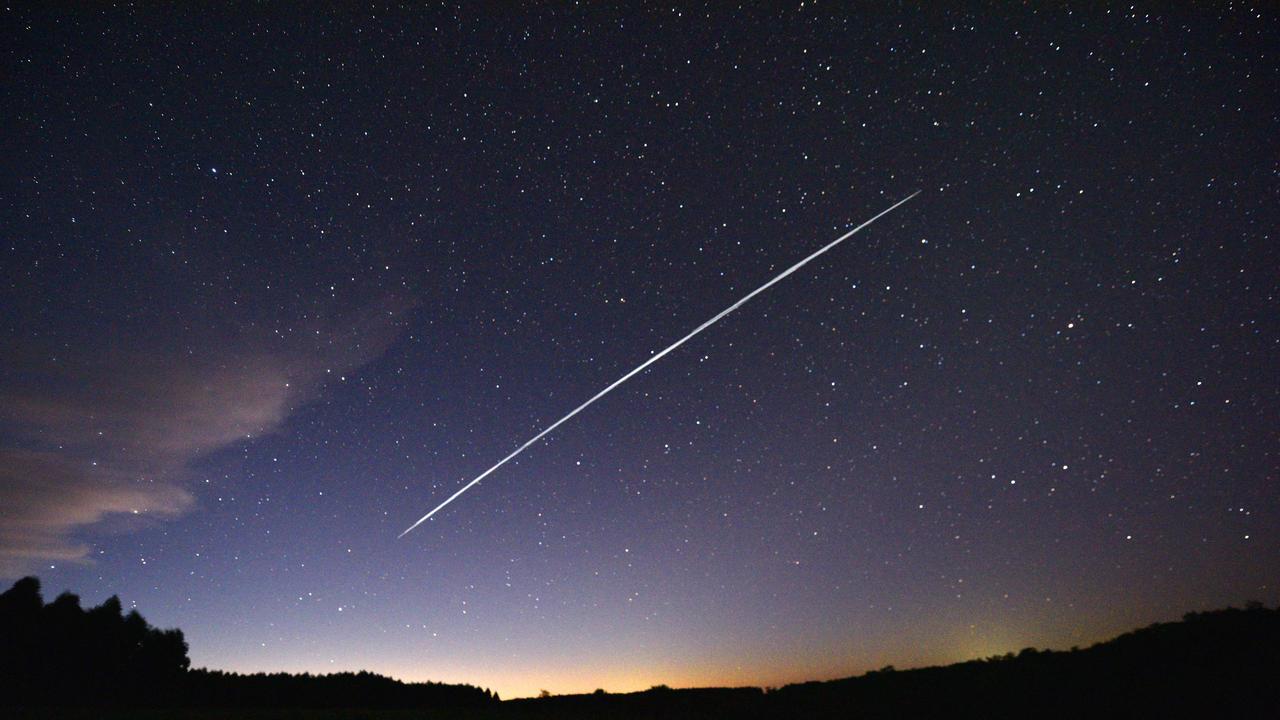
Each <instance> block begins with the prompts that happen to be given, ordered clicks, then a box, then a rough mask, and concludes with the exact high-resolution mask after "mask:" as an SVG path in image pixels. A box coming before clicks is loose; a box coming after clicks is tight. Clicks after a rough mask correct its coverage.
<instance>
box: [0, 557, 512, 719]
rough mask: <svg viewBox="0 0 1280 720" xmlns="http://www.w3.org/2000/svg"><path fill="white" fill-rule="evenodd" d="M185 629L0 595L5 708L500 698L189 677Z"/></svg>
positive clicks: (481, 692) (413, 703)
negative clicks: (174, 628) (157, 627)
mask: <svg viewBox="0 0 1280 720" xmlns="http://www.w3.org/2000/svg"><path fill="white" fill-rule="evenodd" d="M190 665H191V661H190V659H189V658H188V657H187V643H186V640H185V639H184V638H183V636H182V631H181V630H158V629H156V628H154V627H151V626H150V625H149V624H147V621H146V620H144V619H143V617H142V615H140V614H139V613H138V611H137V610H130V611H129V612H128V613H125V612H124V610H123V608H122V607H121V605H120V600H119V598H117V597H115V596H112V597H110V598H108V599H107V601H106V602H104V603H102V604H101V605H99V606H97V607H94V608H89V609H88V610H85V609H83V608H81V607H80V598H78V597H77V596H75V595H73V594H71V593H63V594H61V595H59V596H58V597H57V598H56V599H55V600H54V601H53V602H50V603H48V604H46V603H45V602H44V600H43V598H42V596H41V594H40V581H39V580H37V579H36V578H34V577H26V578H23V579H21V580H19V581H18V582H16V583H15V584H14V585H13V587H11V588H10V589H9V590H7V591H5V592H4V593H3V594H0V708H3V707H9V708H14V707H117V708H122V707H124V708H127V707H189V708H251V707H252V708H349V707H361V708H375V709H376V708H405V709H425V708H468V707H479V706H485V705H496V704H497V703H498V700H499V698H498V696H497V695H496V694H495V693H492V692H490V691H489V690H485V689H481V688H478V687H474V686H471V685H447V684H443V683H405V682H401V681H399V680H394V679H392V678H388V677H383V676H381V675H375V674H373V673H368V672H360V673H336V674H332V675H311V674H309V673H303V674H301V675H291V674H288V673H273V674H264V673H258V674H253V675H242V674H238V673H227V672H222V671H217V670H205V669H197V670H192V669H190Z"/></svg>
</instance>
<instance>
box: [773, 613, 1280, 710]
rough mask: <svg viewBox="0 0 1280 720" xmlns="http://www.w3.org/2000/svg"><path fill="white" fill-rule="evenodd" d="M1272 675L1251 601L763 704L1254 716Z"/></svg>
mask: <svg viewBox="0 0 1280 720" xmlns="http://www.w3.org/2000/svg"><path fill="white" fill-rule="evenodd" d="M1277 677H1280V609H1276V610H1269V609H1266V608H1264V607H1262V606H1260V605H1257V604H1251V605H1250V606H1249V607H1247V608H1246V609H1244V610H1240V609H1236V608H1228V609H1225V610H1216V611H1212V612H1203V613H1189V614H1187V615H1186V616H1184V618H1183V620H1182V621H1181V622H1171V623H1156V624H1154V625H1150V626H1148V627H1145V628H1142V629H1140V630H1135V631H1133V632H1129V633H1125V634H1124V635H1121V636H1119V637H1117V638H1114V639H1112V640H1109V641H1106V642H1102V643H1098V644H1097V645H1094V646H1092V647H1089V648H1087V649H1084V650H1076V649H1072V650H1071V651H1067V652H1058V651H1052V650H1035V649H1033V648H1027V649H1025V650H1023V651H1021V652H1020V653H1018V654H1017V655H1014V654H1013V653H1008V654H1006V655H999V656H994V657H990V658H987V659H985V660H974V661H970V662H964V663H958V664H955V665H948V666H945V667H932V668H922V669H918V670H904V671H894V670H893V669H892V668H887V669H885V670H882V671H879V672H871V673H867V674H866V675H862V676H859V677H852V678H846V679H843V680H832V681H828V682H808V683H801V684H797V685H788V686H786V687H783V688H780V689H778V690H776V691H774V692H772V693H770V694H769V696H768V699H769V702H770V703H771V704H772V705H773V709H774V710H780V709H781V708H788V709H789V711H794V712H796V713H797V715H798V716H807V717H835V716H842V717H843V716H853V717H859V718H890V717H894V718H897V717H904V716H915V717H944V716H953V715H962V716H967V715H973V714H975V712H976V713H977V714H980V715H984V716H988V717H990V716H996V715H999V716H1005V717H1014V716H1025V717H1098V716H1112V717H1115V716H1123V717H1187V716H1188V715H1190V716H1199V715H1202V714H1203V716H1204V717H1265V716H1267V715H1266V714H1263V715H1257V714H1256V713H1258V712H1259V710H1261V709H1263V708H1272V709H1274V708H1277V707H1280V690H1278V688H1280V683H1277V681H1276V678H1277ZM778 716H779V717H781V715H778Z"/></svg>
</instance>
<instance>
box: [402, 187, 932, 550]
mask: <svg viewBox="0 0 1280 720" xmlns="http://www.w3.org/2000/svg"><path fill="white" fill-rule="evenodd" d="M919 194H920V191H919V190H917V191H915V192H913V193H911V194H910V195H908V196H906V197H904V198H902V199H901V200H899V201H898V202H896V203H894V204H892V205H890V206H889V207H887V208H885V209H884V210H881V211H880V212H879V213H877V214H876V215H875V216H874V217H872V218H871V219H870V220H867V221H866V222H864V223H862V224H861V225H859V226H858V227H856V228H854V229H852V230H850V231H849V232H847V233H845V234H843V235H841V236H840V237H838V238H836V239H835V240H832V241H831V242H829V243H827V244H826V245H825V246H824V247H822V248H821V249H819V250H818V251H816V252H814V253H813V254H812V255H810V256H809V257H807V258H805V259H803V260H801V261H800V262H798V263H796V264H795V265H792V266H791V267H789V268H787V269H786V270H783V271H782V272H781V273H779V274H778V275H777V277H775V278H773V279H772V280H770V281H769V282H767V283H765V284H763V285H761V286H760V287H758V288H756V289H755V290H752V291H751V292H749V293H747V295H746V296H745V297H743V298H742V299H741V300H739V301H738V302H736V303H734V304H732V305H730V306H729V307H727V308H725V309H724V310H721V311H720V313H719V314H718V315H716V316H715V317H713V318H711V319H710V320H708V321H706V322H704V323H702V324H701V325H699V326H698V327H696V328H694V330H693V332H691V333H689V334H688V335H685V336H684V337H682V338H680V339H679V340H677V341H675V342H673V343H671V345H669V346H668V347H667V349H665V350H663V351H662V352H660V353H658V354H656V355H654V356H653V357H651V358H649V359H648V360H645V361H644V362H642V363H640V364H639V365H638V366H636V368H635V369H634V370H632V371H631V372H629V373H627V374H626V375H623V376H622V377H620V378H618V379H617V380H614V381H613V384H612V385H610V386H609V387H607V388H605V389H603V390H601V391H600V392H598V393H596V394H595V395H592V396H591V399H590V400H588V401H586V402H584V403H582V404H581V405H579V406H578V407H576V408H574V409H573V410H571V411H570V412H569V414H568V415H565V416H564V417H562V418H560V419H559V420H557V421H555V422H553V423H551V424H550V425H548V426H547V429H546V430H543V431H542V432H540V433H538V434H537V435H534V436H533V437H531V438H529V440H528V441H526V442H525V444H523V445H521V446H520V447H518V448H516V449H515V450H514V451H513V452H512V453H511V454H510V455H508V456H506V457H504V458H502V459H501V460H499V461H498V462H497V463H496V464H494V466H493V467H491V468H489V469H488V470H485V471H484V472H482V473H480V474H479V475H477V476H476V477H475V479H474V480H472V481H471V482H469V483H467V484H466V485H463V486H462V488H461V489H459V490H458V491H457V492H455V493H454V494H452V495H450V496H449V499H447V500H445V501H444V502H442V503H440V504H439V505H437V506H436V507H435V509H434V510H432V511H431V512H429V513H427V514H426V515H423V516H422V517H421V518H418V522H416V523H414V524H412V525H410V526H409V527H408V529H406V530H405V531H404V532H402V533H400V537H404V536H405V535H408V534H409V533H410V532H413V529H414V528H416V527H418V526H419V525H421V524H422V523H424V522H426V521H427V520H429V519H430V518H431V516H432V515H435V514H436V513H438V512H440V511H441V510H443V509H444V507H445V506H446V505H448V504H449V503H451V502H453V501H454V500H457V499H458V496H459V495H461V494H462V493H464V492H466V491H468V490H470V489H471V488H472V487H473V486H474V485H475V484H476V483H478V482H480V481H481V480H483V479H485V478H487V477H489V475H490V474H491V473H492V472H493V471H494V470H497V469H498V468H500V467H502V466H503V465H506V464H507V462H509V461H510V460H511V459H512V458H514V457H515V456H517V455H519V454H520V453H522V452H524V451H525V449H526V448H528V447H529V446H530V445H532V444H534V443H536V442H538V441H539V440H541V439H542V438H544V437H546V436H547V434H549V433H550V432H551V431H552V430H555V429H556V428H558V427H560V426H561V425H563V424H564V422H565V421H566V420H568V419H569V418H571V417H573V416H574V415H577V414H578V413H580V412H582V411H583V410H586V409H587V408H588V407H591V404H592V403H594V402H595V401H597V400H599V399H600V398H602V397H604V396H605V395H608V394H609V393H610V392H611V391H612V390H613V389H614V388H616V387H618V386H619V385H621V384H622V383H624V382H626V381H628V380H630V379H631V378H632V376H634V375H636V374H637V373H639V372H640V371H641V370H644V369H645V368H647V367H649V366H650V365H652V364H654V363H656V362H658V360H659V359H661V358H662V356H664V355H666V354H667V353H669V352H671V351H672V350H675V349H676V348H678V347H680V346H681V345H683V344H685V343H686V342H688V341H689V340H691V339H693V337H694V336H695V335H697V334H698V333H700V332H702V331H703V330H706V329H707V328H709V327H711V326H712V325H715V324H716V323H717V322H718V321H719V320H720V319H721V318H723V317H724V316H725V315H728V314H729V313H731V312H733V311H734V310H737V309H738V308H740V307H742V306H743V305H745V304H747V301H748V300H750V299H751V298H753V297H755V296H757V295H759V294H760V293H762V292H764V291H765V290H768V289H769V288H771V287H773V286H774V285H775V284H776V283H777V282H778V281H779V280H782V279H783V278H785V277H786V276H788V275H790V274H791V273H793V272H795V271H797V270H799V269H800V268H802V267H804V266H805V265H808V264H809V263H810V262H812V261H813V260H814V259H816V258H817V257H818V256H819V255H821V254H823V253H825V252H826V251H828V250H830V249H831V248H833V247H835V246H837V245H839V244H840V243H842V242H844V241H845V240H848V239H849V238H851V237H853V236H854V234H855V233H857V232H858V231H859V230H861V229H863V228H865V227H866V226H868V225H870V224H871V223H873V222H875V221H877V220H879V219H880V218H882V217H884V216H885V215H888V214H889V213H891V212H893V211H894V210H896V209H898V206H900V205H902V204H903V203H905V202H906V201H908V200H910V199H911V198H913V197H915V196H916V195H919Z"/></svg>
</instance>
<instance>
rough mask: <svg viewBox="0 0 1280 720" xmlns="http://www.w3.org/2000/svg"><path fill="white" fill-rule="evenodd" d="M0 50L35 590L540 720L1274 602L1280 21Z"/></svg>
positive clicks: (990, 21)
mask: <svg viewBox="0 0 1280 720" xmlns="http://www.w3.org/2000/svg"><path fill="white" fill-rule="evenodd" d="M924 5H927V4H924ZM975 7H976V6H975ZM2 12H3V22H0V58H3V60H2V62H3V65H2V70H0V106H2V107H3V108H4V111H5V112H4V123H3V128H4V129H3V132H0V157H3V168H4V172H3V177H2V178H0V229H2V230H3V239H2V243H3V245H2V247H0V271H2V272H0V361H2V362H0V575H3V578H2V579H3V580H4V581H5V582H8V581H9V580H12V579H13V578H15V577H17V576H19V575H21V574H24V573H34V574H38V575H39V576H40V577H41V578H42V580H43V581H44V585H45V592H46V595H48V596H52V595H54V594H56V593H57V592H59V591H61V590H63V589H71V590H73V591H75V592H77V593H79V594H80V595H82V596H83V598H84V600H85V602H86V603H91V604H96V603H98V602H100V601H101V600H102V599H103V598H105V597H106V596H108V595H110V594H113V593H118V594H119V595H120V596H121V598H122V599H123V600H124V602H125V603H126V605H136V606H137V607H138V608H139V609H140V610H141V611H142V612H143V614H144V615H145V616H146V617H147V618H148V619H149V620H150V621H151V622H152V623H154V624H156V625H159V626H163V627H172V626H177V627H181V628H182V629H183V630H184V631H185V633H186V636H187V639H188V641H189V642H190V644H191V657H192V659H193V662H194V663H195V664H196V665H207V666H210V667H218V668H227V669H234V670H242V671H255V670H291V671H303V670H306V671H312V672H325V671H332V670H344V669H368V670H373V671H377V672H382V673H386V674H390V675H394V676H396V677H400V678H405V679H414V680H424V679H432V680H441V681H451V682H469V683H474V684H477V685H481V686H486V687H491V688H493V689H495V690H497V691H498V692H500V693H501V694H502V695H503V696H504V697H510V696H520V695H530V694H534V693H536V692H537V691H538V690H539V689H541V688H547V689H549V690H552V691H554V692H572V691H590V690H593V689H595V688H596V687H604V688H606V689H609V690H631V689H639V688H645V687H648V686H650V685H653V684H657V683H667V684H670V685H672V686H687V685H708V684H767V685H774V684H780V683H783V682H787V681H793V680H803V679H816V678H828V677H837V676H843V675H850V674H854V673H859V672H862V671H864V670H867V669H872V668H877V667H880V666H883V665H886V664H894V665H897V666H899V667H902V666H910V665H919V664H924V663H937V662H949V661H954V660H959V659H964V658H970V657H975V656H985V655H991V654H995V653H1003V652H1006V651H1009V650H1016V649H1019V648H1021V647H1024V646H1028V645H1035V646H1040V647H1045V646H1048V647H1056V648H1063V647H1068V646H1071V645H1076V644H1080V645H1083V644H1087V643H1090V642H1093V641H1096V640H1100V639H1104V638H1106V637H1108V636H1110V635H1112V634H1114V633H1116V632H1118V631H1123V630H1127V629H1130V628H1132V627H1134V626H1137V625H1141V624H1146V623H1149V622H1153V621H1156V620H1167V619H1173V618H1176V617H1178V616H1179V615H1181V614H1182V613H1183V612H1186V611H1189V610H1193V609H1207V608H1212V607H1218V606H1223V605H1226V604H1236V605H1239V604H1241V603H1244V602H1245V601H1248V600H1252V599H1257V600H1261V601H1264V602H1266V603H1268V604H1276V603H1277V602H1280V584H1278V583H1280V575H1278V574H1277V572H1278V571H1280V486H1278V485H1277V483H1278V481H1280V470H1278V467H1280V452H1278V450H1280V442H1278V439H1280V438H1278V437H1277V428H1278V427H1280V384H1278V383H1277V377H1278V374H1277V368H1278V367H1280V308H1278V307H1277V301H1278V299H1280V282H1278V278H1280V275H1278V273H1277V268H1278V267H1280V246H1278V245H1277V241H1276V237H1275V234H1276V229H1277V222H1278V221H1280V202H1277V201H1278V200H1280V183H1278V182H1277V177H1278V176H1277V164H1276V163H1277V158H1278V157H1280V141H1278V140H1277V138H1280V91H1278V90H1277V88H1280V63H1278V62H1277V51H1278V49H1280V26H1278V24H1277V19H1276V15H1275V8H1274V7H1272V6H1268V5H1266V4H1262V5H1260V6H1258V7H1251V6H1249V5H1248V4H1233V5H1225V6H1221V7H1215V8H1201V9H1198V10H1183V11H1175V12H1168V11H1162V12H1151V13H1148V12H1146V11H1142V10H1136V11H1135V10H1130V9H1124V10H1121V9H1119V8H1117V9H1115V10H1111V11H1107V10H1105V9H1101V10H1092V9H1090V10H1084V11H1074V12H1067V11H1065V10H1060V9H1040V10H1036V9H1028V8H1014V7H1011V6H1009V5H1007V4H1003V3H1001V4H997V5H995V6H992V7H988V8H987V9H985V10H976V9H975V10H965V11H959V10H951V11H947V10H941V9H934V8H931V7H911V6H908V7H901V6H894V7H892V8H879V9H876V8H872V7H870V6H866V7H862V8H860V9H856V10H854V9H841V8H840V7H839V6H838V5H836V4H825V3H820V4H818V5H816V6H815V5H814V4H813V3H797V4H792V5H789V6H787V7H786V8H785V9H769V10H765V9H759V8H729V7H726V6H717V7H715V8H714V9H710V10H708V9H706V8H705V7H693V6H690V7H687V8H684V9H679V8H676V9H673V8H671V7H669V6H668V7H663V8H652V9H648V10H634V11H625V12H624V11H620V10H616V9H612V10H604V9H594V10H593V9H584V8H581V7H573V8H569V7H562V8H558V9H553V8H546V9H542V10H537V11H532V12H528V13H521V12H516V11H513V10H509V9H508V10H501V9H495V10H492V11H481V10H476V9H458V8H446V9H435V10H431V9H421V10H418V9H414V10H409V9H403V8H396V7H379V8H378V9H375V10H368V11H361V12H354V11H353V12H349V13H347V12H333V11H329V10H326V11H318V10H313V9H307V8H304V7H303V6H297V5H275V6H272V7H269V8H263V7H242V8H239V9H237V10H236V11H234V12H233V11H228V12H226V13H225V14H211V13H202V12H196V11H194V10H187V9H178V8H172V7H170V8H164V7H148V8H136V7H134V8H130V7H125V8H119V9H95V10H85V9H71V8H64V9H56V8H47V7H45V8H39V9H36V8H33V7H32V6H28V5H26V4H22V5H19V6H10V7H7V8H5V9H4V10H3V11H2ZM917 189H921V190H923V191H924V192H923V193H922V194H921V195H920V196H919V197H918V198H916V199H915V200H914V201H912V202H911V203H909V204H907V205H905V206H904V207H902V208H901V209H899V210H898V211H896V212H895V213H893V214H892V215H889V216H888V217H886V218H884V219H883V220H881V221H880V222H878V223H876V224H875V225H873V226H872V227H870V228H868V229H867V230H866V231H864V232H863V233H861V234H859V235H857V236H855V237H854V238H853V239H851V240H850V241H849V242H847V243H846V244H844V245H842V246H840V247H839V248H837V249H836V250H833V251H832V252H831V253H828V254H827V255H825V256H823V257H822V258H820V259H819V260H818V261H816V262H814V263H813V264H812V265H810V266H808V267H806V268H805V269H804V270H802V271H801V272H799V273H797V274H796V275H794V276H792V277H790V278H788V279H787V280H785V281H784V282H783V283H781V284H779V285H778V286H776V287H775V288H773V289H771V290H770V291H769V292H768V293H767V294H765V295H763V296H761V297H759V298H757V299H756V300H754V301H752V302H751V303H750V304H748V305H746V306H745V307H743V308H742V309H741V310H739V311H738V312H736V313H735V314H733V315H732V316H730V317H729V318H727V319H725V320H724V321H722V322H721V323H719V324H718V325H716V326H715V327H714V328H712V329H711V330H709V331H707V332H706V333H704V334H703V335H701V336H699V337H698V338H696V339H695V340H694V341H692V342H690V343H689V344H688V345H686V346H684V347H682V348H681V349H680V350H678V351H676V352H675V353H673V354H672V355H670V356H668V357H666V358H664V359H663V360H661V361H660V362H659V363H657V364H655V365H654V366H653V367H652V368H651V369H650V370H648V371H646V372H645V373H644V374H642V375H640V376H637V377H636V378H635V379H633V380H632V381H631V382H630V383H628V384H627V385H626V386H624V387H622V388H621V389H619V390H618V391H616V392H615V393H613V394H611V395H610V396H608V397H607V398H606V399H604V400H602V401H601V402H599V403H597V404H596V405H595V406H593V407H591V408H590V409H589V410H587V411H586V412H584V413H583V414H582V415H580V416H578V417H576V418H574V419H573V420H572V421H571V422H570V423H568V424H566V425H565V426H563V427H562V428H560V429H559V430H558V431H557V432H556V433H555V434H554V435H552V436H550V437H549V439H548V440H547V441H546V442H543V443H539V444H538V445H536V446H535V447H533V448H531V449H530V450H529V451H527V452H526V453H525V454H524V455H522V456H521V457H519V458H518V459H517V460H516V461H514V462H512V463H511V464H509V465H507V466H505V467H503V468H502V469H501V470H500V471H498V472H497V473H495V474H494V475H493V476H491V477H490V478H489V479H487V480H485V481H484V482H483V483H481V484H480V485H478V486H477V487H475V488H474V489H472V490H471V491H469V492H468V493H467V494H466V495H464V496H462V497H461V498H460V499H459V500H458V501H456V502H455V503H454V504H452V505H450V506H449V507H448V508H447V509H446V510H445V511H443V512H441V513H440V514H439V515H438V516H436V517H435V518H433V519H432V520H430V521H429V522H427V523H425V524H424V525H423V526H422V527H420V528H418V529H417V530H415V531H414V532H413V533H412V534H410V535H409V536H407V537H406V538H404V539H402V540H397V539H396V535H397V534H398V533H399V532H400V531H401V530H403V529H404V528H405V527H407V526H408V525H409V524H410V523H412V522H413V521H414V520H416V519H417V518H418V517H420V516H421V515H422V514H423V513H425V512H426V511H427V510H429V509H431V508H432V507H434V506H435V505H436V504H437V503H439V502H440V501H441V500H443V499H444V498H445V497H447V496H448V495H449V494H450V493H451V492H453V491H454V490H456V489H457V488H458V487H460V486H461V485H462V484H463V483H465V482H466V481H467V480H469V479H470V478H472V477H474V476H475V475H476V474H478V473H479V472H481V471H482V470H484V469H485V468H487V467H488V466H489V465H491V464H493V463H494V462H496V461H497V460H498V459H500V458H501V457H502V456H504V455H506V454H507V453H508V452H510V451H511V450H512V449H514V448H515V447H517V446H518V445H519V444H520V443H522V442H524V441H525V440H526V439H527V438H529V437H530V436H532V435H533V434H535V433H536V432H537V431H538V430H540V429H542V428H543V427H545V426H546V425H547V424H549V423H550V422H552V421H554V420H555V419H557V418H559V417H560V416H561V415H562V414H564V413H565V412H566V411H568V410H569V409H571V408H573V407H574V406H576V405H577V404H578V403H580V402H582V401H583V400H585V399H586V398H588V397H589V396H590V395H592V394H593V393H595V392H596V391H597V390H599V389H601V388H602V387H604V386H605V385H607V384H608V383H610V382H612V381H613V380H615V379H616V378H617V377H619V376H620V375H622V374H623V373H625V372H626V371H628V370H630V369H631V368H632V367H634V366H635V365H636V364H638V363H639V362H640V361H642V360H644V359H645V358H647V357H648V356H649V354H650V353H652V352H655V351H657V350H660V349H662V348H663V347H665V346H666V345H667V344H669V343H670V342H672V341H674V340H675V339H677V338H679V337H680V336H682V335H683V334H685V333H686V332H688V331H689V330H691V329H692V328H693V327H695V326H697V325H698V324H699V323H701V322H703V321H704V320H706V319H707V318H709V317H710V316H712V315H714V314H715V313H716V312H718V311H719V310H721V309H723V308H724V307H725V306H727V305H729V304H731V303H732V302H734V301H735V300H737V299H738V298H740V297H741V296H742V295H744V294H745V293H746V292H748V291H750V290H751V289H754V288H755V287H756V286H758V285H759V284H760V283H762V282H764V281H765V280H767V279H769V278H770V277H771V276H772V275H774V274H775V273H777V272H779V271H780V270H782V269H783V268H785V267H787V266H788V265H790V264H791V263H793V262H795V261H797V260H799V259H800V258H802V257H804V256H805V255H806V254H808V253H809V252H811V251H813V250H815V249H817V248H818V247H820V246H821V245H823V244H825V243H826V242H828V241H830V240H831V239H833V238H835V237H836V236H838V235H839V234H841V233H842V232H844V231H845V230H847V229H848V228H850V227H852V226H853V225H855V224H857V223H859V222H861V221H863V220H865V219H867V218H868V217H870V216H871V215H873V214H874V213H876V212H878V211H880V210H881V209H883V208H884V207H887V206H888V205H889V204H890V203H891V202H892V201H894V200H897V199H899V198H901V197H903V196H905V195H907V194H908V193H910V192H912V191H914V190H917Z"/></svg>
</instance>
